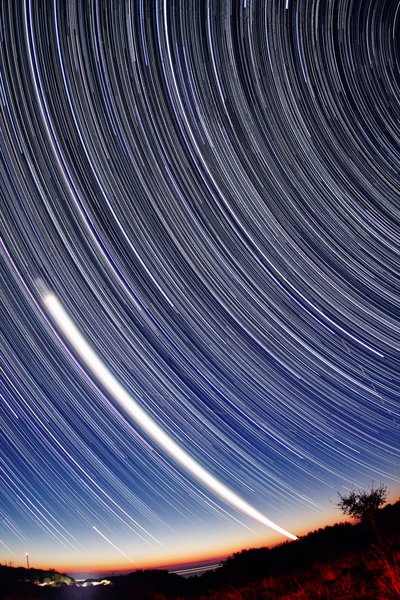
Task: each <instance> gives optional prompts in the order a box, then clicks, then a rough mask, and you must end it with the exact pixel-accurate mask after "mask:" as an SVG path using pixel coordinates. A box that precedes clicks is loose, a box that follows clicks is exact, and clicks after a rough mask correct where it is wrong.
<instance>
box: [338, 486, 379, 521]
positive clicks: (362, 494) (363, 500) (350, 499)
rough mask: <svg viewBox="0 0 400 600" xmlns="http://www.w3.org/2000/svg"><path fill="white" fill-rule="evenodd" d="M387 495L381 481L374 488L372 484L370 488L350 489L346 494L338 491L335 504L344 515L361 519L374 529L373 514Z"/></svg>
mask: <svg viewBox="0 0 400 600" xmlns="http://www.w3.org/2000/svg"><path fill="white" fill-rule="evenodd" d="M387 495H388V492H387V487H386V486H385V485H383V484H382V483H381V484H380V486H379V487H377V488H375V489H374V487H373V484H372V486H371V488H370V489H366V490H358V491H357V492H355V491H352V492H350V494H347V496H346V495H342V494H340V493H339V492H338V496H339V502H337V504H336V506H337V507H338V508H340V510H341V511H342V513H343V514H344V515H349V516H350V517H353V519H361V520H362V521H363V522H364V523H369V524H370V525H371V526H372V527H373V528H374V529H375V515H376V513H377V512H378V510H379V508H380V507H381V506H382V505H383V504H385V502H386V498H387Z"/></svg>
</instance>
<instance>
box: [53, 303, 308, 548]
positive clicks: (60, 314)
mask: <svg viewBox="0 0 400 600" xmlns="http://www.w3.org/2000/svg"><path fill="white" fill-rule="evenodd" d="M44 302H45V304H46V306H47V308H48V310H49V311H50V313H51V315H52V317H53V318H54V320H55V321H56V323H57V325H58V326H59V328H60V329H61V330H62V332H63V334H64V335H65V337H66V338H67V339H68V340H69V342H70V343H71V344H72V346H73V347H74V349H75V351H76V352H77V353H78V354H79V356H80V357H81V358H82V359H83V361H84V362H85V363H86V365H87V366H88V367H89V369H90V370H91V371H92V373H93V374H94V375H95V376H96V377H97V378H98V380H99V381H101V383H102V384H103V385H104V387H105V388H106V389H107V390H108V391H109V392H110V393H111V394H112V396H113V397H114V398H115V400H116V401H117V402H118V403H119V404H120V405H121V406H122V407H123V408H124V409H125V410H126V411H127V412H128V413H129V414H130V415H131V416H132V417H133V418H134V420H135V421H136V423H137V424H138V425H140V427H141V428H142V429H144V430H145V431H146V432H147V433H148V435H149V436H150V437H151V438H152V439H153V440H154V441H155V442H156V443H157V444H158V445H159V446H160V447H161V448H163V449H164V450H165V451H166V452H167V453H168V454H169V455H170V456H171V457H172V458H174V460H176V461H177V462H178V463H179V464H180V465H182V466H183V467H184V468H185V469H186V470H187V471H188V472H189V473H191V474H192V475H194V476H195V477H196V478H197V479H198V480H199V481H201V482H202V483H204V484H205V485H206V486H207V487H208V488H209V489H210V490H212V491H213V492H215V493H216V494H218V496H220V497H221V498H223V499H224V500H225V501H226V502H228V503H229V504H230V505H231V506H233V507H234V508H236V509H239V510H240V511H241V512H242V513H244V514H246V515H248V516H250V517H252V518H253V519H255V520H256V521H258V522H260V523H262V524H264V525H266V526H267V527H270V528H271V529H274V530H275V531H278V532H279V533H281V534H282V535H284V536H286V537H288V538H290V539H292V540H296V539H297V537H296V536H295V535H293V534H292V533H289V532H288V531H285V529H282V527H279V525H276V524H275V523H273V522H272V521H270V520H269V519H267V517H265V516H264V515H263V514H262V513H260V512H259V511H258V510H256V509H255V508H254V507H253V506H251V504H249V503H248V502H246V501H245V500H244V499H243V498H241V497H240V496H239V495H238V494H236V493H235V492H233V491H232V490H230V489H229V488H228V487H227V486H226V485H224V484H223V483H221V482H220V481H219V480H218V479H217V478H216V477H214V476H213V475H212V474H211V473H209V472H208V471H207V470H206V469H204V467H202V466H201V465H200V464H199V463H198V462H197V461H196V460H194V459H193V458H192V457H191V456H190V455H189V454H188V453H187V452H186V451H185V450H183V449H182V448H181V447H180V446H179V445H178V444H177V443H176V442H175V441H174V440H173V439H172V438H171V437H170V436H169V435H168V434H167V433H166V432H165V431H164V430H163V429H162V428H161V427H160V426H159V425H158V424H157V423H156V422H155V421H154V420H153V419H152V418H151V417H150V416H149V415H148V414H147V413H146V412H145V411H144V410H143V408H142V407H141V406H140V405H139V404H138V402H136V400H135V399H134V398H133V397H132V396H131V395H130V394H129V393H128V392H127V391H126V390H125V389H124V388H123V386H122V385H121V384H120V383H119V381H118V380H117V379H116V377H114V375H113V374H112V373H111V371H110V370H109V368H108V367H107V366H106V364H105V363H104V362H103V361H102V360H101V359H100V357H99V356H98V355H97V354H96V352H95V351H94V350H93V348H92V347H91V346H90V345H89V344H88V342H87V341H86V339H85V338H84V337H83V335H82V334H81V333H80V331H79V330H78V328H77V327H76V325H75V324H74V322H73V321H72V319H71V318H70V317H69V316H68V315H67V313H66V311H65V310H64V308H63V307H62V305H61V303H60V302H59V300H58V299H57V298H56V296H54V294H46V295H45V297H44Z"/></svg>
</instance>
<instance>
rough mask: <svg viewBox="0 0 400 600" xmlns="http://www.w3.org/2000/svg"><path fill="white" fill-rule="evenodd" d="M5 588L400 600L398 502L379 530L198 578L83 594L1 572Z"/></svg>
mask: <svg viewBox="0 0 400 600" xmlns="http://www.w3.org/2000/svg"><path fill="white" fill-rule="evenodd" d="M43 583H45V584H46V585H44V586H43V585H42V586H40V585H39V584H43ZM0 584H1V585H0V598H1V599H4V600H6V599H7V600H78V599H79V600H81V599H82V600H92V599H93V600H166V599H169V598H171V599H175V598H180V599H185V598H192V599H193V600H206V599H207V600H212V599H213V600H223V599H227V600H228V599H231V600H250V599H251V600H255V599H258V598H260V599H261V598H263V599H265V600H284V599H285V600H289V599H296V600H297V599H298V600H300V599H302V600H314V599H320V600H330V599H335V600H336V599H343V600H367V599H368V600H369V599H374V600H389V599H393V598H400V501H398V502H397V503H396V504H394V505H391V504H388V505H387V506H385V508H383V509H381V510H380V511H379V512H378V514H377V516H376V520H375V529H374V528H372V527H371V526H368V525H366V524H363V523H357V524H356V525H351V524H349V523H342V524H336V525H334V526H333V527H325V529H319V530H318V531H314V532H312V533H309V534H308V535H306V536H303V537H301V538H300V539H299V540H297V541H295V542H286V543H284V544H281V545H279V546H276V547H275V548H272V549H268V548H259V549H251V550H243V551H242V552H238V553H236V554H234V555H233V556H232V557H230V558H228V560H226V561H225V562H224V563H223V564H222V566H221V567H220V568H219V569H217V570H216V571H212V572H211V571H209V572H207V573H204V574H203V575H201V576H198V577H189V578H188V579H185V578H183V577H180V576H179V575H176V574H173V573H168V572H167V571H159V570H153V571H135V572H134V573H130V574H129V575H126V576H119V577H110V578H108V581H104V584H103V585H97V586H92V585H90V582H87V586H86V587H78V586H76V585H75V583H74V581H73V580H72V579H71V578H69V577H67V576H65V575H61V574H59V573H55V572H52V571H37V570H35V569H29V570H28V569H23V568H18V569H13V568H10V567H2V566H0Z"/></svg>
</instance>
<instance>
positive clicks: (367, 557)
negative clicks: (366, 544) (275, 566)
mask: <svg viewBox="0 0 400 600" xmlns="http://www.w3.org/2000/svg"><path fill="white" fill-rule="evenodd" d="M261 599H262V600H372V599H373V600H394V599H400V552H397V553H393V554H391V555H389V556H388V555H387V554H386V553H385V552H384V551H383V550H380V549H379V548H377V547H373V548H372V550H370V551H368V553H366V554H359V555H348V556H345V557H343V558H341V559H339V560H337V561H335V562H332V563H321V564H318V563H316V564H314V566H313V568H312V569H311V570H309V571H307V572H295V573H292V574H291V575H290V576H276V577H271V578H268V579H264V580H262V581H259V582H257V583H253V584H249V585H247V586H245V587H241V588H238V589H235V588H232V587H231V588H226V589H224V590H221V591H218V592H213V593H211V594H209V595H199V596H197V597H196V600H261ZM158 600H164V597H163V596H158ZM181 600H184V599H181Z"/></svg>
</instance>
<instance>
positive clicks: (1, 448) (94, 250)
mask: <svg viewBox="0 0 400 600" xmlns="http://www.w3.org/2000/svg"><path fill="white" fill-rule="evenodd" d="M0 18H1V22H0V119H1V120H0V152H1V157H0V202H1V208H0V278H1V279H0V319H1V328H0V335H1V342H0V420H1V426H0V461H1V462H0V493H1V501H0V540H1V544H0V560H1V561H2V562H3V561H4V560H6V561H7V563H9V562H10V561H12V563H13V565H14V566H21V565H25V564H26V559H25V552H29V557H30V565H31V566H35V567H43V568H49V567H53V568H57V569H58V570H64V571H67V572H78V571H85V572H94V571H95V570H96V569H97V570H103V571H107V570H109V571H110V570H122V569H130V570H134V569H135V568H137V567H138V566H140V567H141V568H145V567H147V566H161V565H167V564H173V563H178V562H181V563H182V562H185V561H186V562H190V561H196V560H200V559H210V560H212V559H213V558H215V557H220V556H226V555H229V554H231V553H232V552H234V551H239V550H240V549H241V548H245V547H254V546H265V545H270V544H273V543H280V542H283V541H285V540H286V539H287V538H286V537H285V536H284V535H282V534H280V533H278V532H276V531H274V530H273V529H271V528H269V527H267V526H266V525H265V524H262V523H260V522H259V521H257V520H256V519H253V518H251V517H250V516H249V515H248V514H244V513H243V511H241V510H239V509H237V508H235V507H233V506H232V505H231V504H230V503H228V502H227V501H226V499H224V498H222V497H221V494H219V493H217V492H216V491H215V490H212V489H210V488H209V487H207V486H206V485H205V484H204V482H203V481H201V480H199V479H198V478H197V477H196V476H195V475H194V474H193V472H191V471H190V470H188V469H187V468H186V467H185V466H184V465H183V464H182V463H181V462H179V461H177V460H176V458H174V457H173V456H172V455H171V453H170V452H169V451H168V449H167V448H166V447H165V445H164V446H162V445H160V444H159V443H158V442H157V441H156V440H155V439H154V437H153V434H152V433H151V431H150V429H147V430H146V428H145V427H144V426H143V424H142V423H139V422H138V421H137V419H136V417H135V411H136V412H137V411H138V410H139V411H140V410H141V413H140V414H144V415H146V418H147V416H148V417H150V418H151V423H155V424H156V426H158V427H159V428H161V429H162V430H163V431H164V432H165V433H166V434H167V435H168V439H169V440H170V441H171V440H172V443H175V444H176V447H179V449H181V450H183V451H184V455H185V456H189V457H191V459H192V460H193V461H194V463H196V465H201V467H202V468H203V469H205V470H206V472H207V473H208V474H210V475H212V476H213V477H214V478H215V480H217V481H218V482H220V483H221V484H223V485H224V486H227V487H228V488H229V489H230V490H231V491H233V492H234V493H235V494H236V495H237V496H239V497H240V498H241V499H243V500H244V501H245V502H246V503H247V504H249V505H251V506H252V507H254V508H255V509H256V510H257V511H259V512H260V513H262V514H263V515H265V517H266V518H268V519H270V520H272V521H273V522H274V523H276V524H277V525H278V526H279V527H282V528H283V529H285V530H287V531H288V532H290V533H292V534H294V535H302V534H304V533H306V532H307V531H309V530H311V529H314V528H315V527H317V526H318V527H319V526H324V525H326V524H332V523H334V522H335V521H340V520H343V517H342V516H341V515H340V512H339V511H338V510H337V509H336V508H335V506H334V503H335V501H337V491H340V492H341V493H345V492H346V490H351V489H358V488H360V487H366V486H370V485H371V484H372V482H375V484H376V485H378V484H379V483H383V484H384V485H387V486H388V490H389V491H390V495H389V498H388V499H389V501H392V502H395V501H396V500H397V499H398V496H399V493H400V429H399V424H400V401H399V398H400V373H399V366H400V335H399V334H400V68H399V67H400V46H399V44H400V2H399V0H395V1H389V0H369V1H363V0H358V1H356V0H283V1H282V0H242V1H241V2H234V1H230V0H68V1H67V0H54V1H50V0H49V1H44V0H18V1H17V0H0ZM49 298H51V299H52V300H53V301H54V302H58V303H60V306H62V307H63V308H64V309H65V311H66V314H67V315H68V318H70V319H71V323H70V324H69V325H68V326H67V331H65V330H63V329H62V327H61V325H60V323H59V321H58V320H57V318H56V316H55V315H54V313H53V312H52V311H51V310H50V308H49V306H50V305H49ZM75 327H76V328H77V329H78V330H79V332H80V333H81V335H82V336H83V338H82V340H81V341H78V344H77V345H74V344H73V342H72V341H71V337H70V336H69V332H70V331H72V330H73V328H75ZM86 344H88V345H89V346H90V348H91V349H92V351H93V352H94V353H95V356H96V360H98V361H100V362H101V368H103V367H104V369H106V370H107V373H108V376H109V378H110V381H111V383H110V384H109V385H108V384H107V383H106V382H105V380H104V378H103V379H102V377H101V375H99V372H98V371H96V370H95V369H94V368H92V366H91V365H90V363H89V362H88V361H87V360H86V359H85V356H84V347H85V345H86ZM114 388H115V389H117V392H115V393H114ZM118 390H120V392H121V393H120V394H119V396H118ZM121 390H122V391H121ZM121 394H124V398H125V399H126V401H125V403H122V404H121V401H120V400H121ZM132 407H133V408H132ZM149 427H150V428H151V427H153V425H150V426H149ZM168 443H169V442H168Z"/></svg>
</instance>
